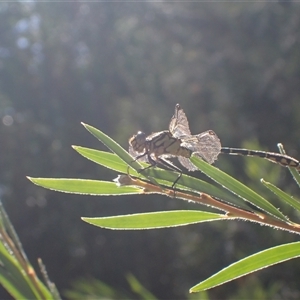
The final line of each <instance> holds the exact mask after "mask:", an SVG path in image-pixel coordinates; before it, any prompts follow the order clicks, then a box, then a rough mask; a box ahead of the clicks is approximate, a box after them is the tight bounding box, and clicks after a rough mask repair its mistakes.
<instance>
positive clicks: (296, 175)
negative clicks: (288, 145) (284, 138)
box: [277, 143, 300, 187]
mask: <svg viewBox="0 0 300 300" xmlns="http://www.w3.org/2000/svg"><path fill="white" fill-rule="evenodd" d="M277 147H278V149H279V152H280V153H281V154H284V155H286V152H285V149H284V147H283V145H282V144H281V143H278V144H277ZM288 168H289V167H288ZM289 171H290V173H291V174H292V176H293V178H294V180H295V181H296V183H297V184H298V186H299V187H300V174H299V171H297V170H296V169H295V168H289Z"/></svg>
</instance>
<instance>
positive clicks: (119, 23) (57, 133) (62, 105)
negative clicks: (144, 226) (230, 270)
mask: <svg viewBox="0 0 300 300" xmlns="http://www.w3.org/2000/svg"><path fill="white" fill-rule="evenodd" d="M299 42H300V6H299V3H293V2H290V1H279V2H277V3H276V2H272V3H265V2H252V3H228V2H227V3H222V2H218V3H193V2H186V3H185V2H181V3H168V2H165V3H155V2H147V3H145V2H144V3H143V2H135V3H126V2H118V3H109V2H103V3H88V2H87V3H83V2H82V3H81V2H76V1H73V2H61V3H39V2H38V1H36V2H35V3H17V2H15V3H0V117H1V125H0V145H1V147H0V166H1V173H0V194H1V197H2V200H3V202H4V206H5V208H6V210H7V212H8V214H9V216H10V218H11V220H12V222H13V224H14V225H15V228H16V230H17V232H18V234H19V236H20V239H21V241H22V243H23V246H24V248H25V250H26V252H27V254H28V256H29V258H30V260H31V262H32V263H33V265H34V266H36V259H37V258H38V257H41V258H42V259H43V261H44V263H45V265H46V267H47V270H48V273H49V276H50V278H51V279H52V280H53V281H54V282H55V283H56V285H57V287H58V289H59V291H60V292H62V293H63V292H64V291H65V290H66V289H71V288H72V282H73V283H74V280H82V279H87V280H88V281H89V280H90V279H91V278H96V279H98V280H101V281H103V282H105V283H107V284H109V285H110V286H111V287H113V289H115V290H116V291H119V292H120V293H121V294H122V295H127V298H128V297H129V298H139V297H138V296H136V295H134V293H132V292H131V289H130V288H129V285H128V283H127V281H126V279H125V276H126V274H128V273H129V272H131V273H132V274H134V275H135V276H136V278H137V279H138V280H139V281H140V283H141V284H142V285H143V286H144V287H145V288H147V289H148V290H149V291H151V292H152V293H153V294H154V295H155V296H156V297H158V298H160V299H183V298H185V299H186V298H188V297H190V298H191V296H188V289H189V288H190V287H191V286H193V285H194V284H196V283H198V282H199V281H201V280H203V279H205V278H206V277H208V276H210V275H212V274H213V273H214V272H216V271H218V270H220V269H221V268H223V267H225V266H227V265H228V264H230V263H232V262H234V261H236V260H238V259H241V258H243V257H245V256H247V255H250V254H253V253H255V252H256V251H259V250H263V249H265V248H267V247H271V246H275V245H279V244H282V243H285V242H290V241H294V240H296V239H297V237H295V236H293V235H291V234H288V233H285V232H280V231H276V230H272V229H270V228H265V227H261V226H258V225H255V224H250V223H243V222H227V223H225V222H222V223H221V222H219V223H218V222H216V223H210V224H200V225H193V226H188V227H182V228H174V229H163V230H151V231H108V230H104V229H99V228H95V227H93V226H90V225H88V224H86V223H84V222H82V221H81V220H80V217H82V216H86V217H92V216H110V215H117V214H126V213H136V212H147V211H159V210H168V209H186V208H189V209H199V208H202V207H199V206H197V205H192V204H186V203H183V202H182V201H180V200H177V199H167V198H165V197H160V196H155V195H154V196H143V197H139V196H130V197H89V196H78V195H68V194H63V193H57V192H52V191H48V190H45V189H42V188H39V187H37V186H34V185H33V184H32V183H31V182H29V181H28V180H27V179H26V177H25V176H26V175H29V176H33V177H72V178H91V179H102V180H109V181H110V180H112V179H113V178H115V177H116V175H117V174H115V173H113V172H110V171H107V170H106V169H104V168H102V167H100V166H97V165H95V164H93V163H92V162H90V161H88V160H85V159H84V158H83V157H81V156H80V155H78V154H77V153H76V152H75V151H74V150H73V149H72V148H71V145H81V146H86V147H90V148H96V149H105V148H104V147H103V145H101V144H100V143H99V142H98V141H97V140H96V139H95V138H93V137H92V136H91V135H90V134H89V133H88V132H87V131H86V130H85V129H84V128H83V127H82V126H81V125H80V122H81V121H83V122H85V123H88V124H90V125H93V126H95V127H97V128H99V129H101V130H102V131H104V132H105V133H107V134H108V135H110V136H111V137H113V138H114V139H115V140H116V141H117V142H119V143H120V144H121V145H122V146H124V147H125V148H126V147H127V144H128V138H129V137H130V136H131V135H132V134H134V133H135V132H136V131H137V130H143V131H145V132H147V133H151V132H155V131H160V130H164V129H167V126H168V123H169V120H170V117H171V116H172V114H173V111H174V106H175V104H176V103H180V104H181V106H182V107H183V108H184V110H185V112H186V114H187V116H188V118H189V120H190V127H191V131H192V133H194V134H195V133H199V132H201V131H205V130H207V129H212V130H214V131H215V132H216V133H217V134H218V136H219V137H220V139H221V141H222V144H223V146H231V147H243V146H244V147H245V146H247V147H250V148H257V149H267V150H270V151H277V148H276V144H277V143H278V142H282V143H283V144H284V146H285V148H286V150H287V151H288V153H289V154H290V155H292V156H294V157H298V158H300V153H299V151H298V150H299V149H300V130H298V129H299V124H300V44H299ZM216 165H217V166H218V167H219V168H221V169H223V170H225V171H227V172H229V173H230V174H232V175H234V176H236V178H237V179H240V180H242V181H243V182H245V183H246V184H248V185H250V186H251V187H254V188H255V189H256V190H257V191H259V192H261V193H267V192H266V191H265V189H263V187H262V186H261V184H260V182H259V179H260V178H261V177H264V178H265V179H266V180H272V182H273V183H275V184H278V185H279V186H280V187H282V188H284V190H285V191H288V192H292V193H293V195H294V196H297V192H298V191H297V187H296V186H295V184H294V183H293V182H292V180H291V179H290V176H289V173H288V171H287V170H286V169H284V168H280V167H277V166H275V165H273V164H272V163H268V162H266V163H265V162H264V161H261V160H259V159H255V158H246V159H243V158H240V157H233V158H232V157H227V156H222V157H221V156H220V159H219V160H218V162H217V163H216ZM193 175H195V176H199V174H197V172H196V173H195V174H193ZM267 195H268V199H269V200H270V201H272V202H273V203H275V205H278V206H279V203H278V202H276V199H275V198H274V197H273V196H272V195H271V194H267ZM282 210H283V211H284V212H285V213H288V214H289V215H290V216H293V215H294V213H293V212H292V211H291V210H290V209H289V208H282ZM297 217H298V216H297V215H294V219H295V221H297ZM299 267H300V263H299V261H298V260H294V261H292V262H288V263H285V264H281V265H278V266H275V267H272V268H269V269H267V270H264V271H261V272H258V273H255V274H253V275H250V276H247V277H245V278H242V279H240V280H237V281H235V282H232V283H229V284H226V285H224V286H221V287H218V288H216V289H214V290H212V291H210V292H209V297H210V298H211V299H242V297H243V295H246V296H245V297H246V298H245V299H247V297H248V299H251V298H252V299H254V298H256V299H258V298H259V299H270V298H272V297H275V296H276V297H277V299H299V297H300V289H299V279H300V272H299V270H300V269H299ZM124 297H125V296H124ZM197 297H199V296H197ZM99 298H100V296H99ZM194 299H196V298H194ZM199 299H200V298H199Z"/></svg>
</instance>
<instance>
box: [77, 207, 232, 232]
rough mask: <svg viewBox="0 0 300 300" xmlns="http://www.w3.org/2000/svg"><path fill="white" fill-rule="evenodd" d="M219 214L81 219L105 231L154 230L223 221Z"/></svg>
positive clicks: (183, 212)
mask: <svg viewBox="0 0 300 300" xmlns="http://www.w3.org/2000/svg"><path fill="white" fill-rule="evenodd" d="M225 218H226V217H225V216H224V215H221V214H215V213H208V212H203V211H195V210H174V211H163V212H151V213H141V214H132V215H123V216H113V217H103V218H82V220H83V221H85V222H87V223H90V224H92V225H95V226H99V227H102V228H107V229H124V230H132V229H156V228H165V227H176V226H183V225H188V224H195V223H201V222H208V221H216V220H224V219H225Z"/></svg>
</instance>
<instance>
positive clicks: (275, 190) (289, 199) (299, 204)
mask: <svg viewBox="0 0 300 300" xmlns="http://www.w3.org/2000/svg"><path fill="white" fill-rule="evenodd" d="M261 182H262V184H263V185H264V186H265V187H267V188H268V189H269V190H270V191H272V192H273V193H274V194H275V195H277V197H279V198H280V199H282V200H283V201H285V202H286V203H287V204H289V205H291V206H292V207H293V208H294V209H296V210H298V211H300V202H299V200H297V199H294V198H293V197H291V196H290V195H289V194H287V193H286V192H284V191H282V190H281V189H279V188H278V187H277V186H275V185H274V184H272V183H270V182H267V181H265V180H263V179H261Z"/></svg>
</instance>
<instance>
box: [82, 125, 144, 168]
mask: <svg viewBox="0 0 300 300" xmlns="http://www.w3.org/2000/svg"><path fill="white" fill-rule="evenodd" d="M82 125H83V126H84V127H85V128H86V129H87V130H88V131H89V132H90V133H91V134H93V135H94V136H95V137H96V138H97V139H98V140H99V141H100V142H102V143H103V144H104V145H105V146H106V147H107V148H108V149H110V150H111V151H112V152H114V153H116V154H117V155H118V156H119V157H120V158H121V159H122V160H123V161H124V162H125V163H126V164H127V165H130V166H132V167H133V168H134V169H135V170H136V171H138V170H140V169H142V165H141V164H140V163H139V162H138V161H134V160H133V158H132V157H131V155H130V154H129V153H128V152H127V151H126V150H124V148H123V147H121V146H120V145H119V144H118V143H117V142H115V141H114V140H113V139H112V138H110V137H109V136H108V135H106V134H105V133H103V132H102V131H100V130H98V129H96V128H95V127H93V126H90V125H87V124H84V123H82Z"/></svg>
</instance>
